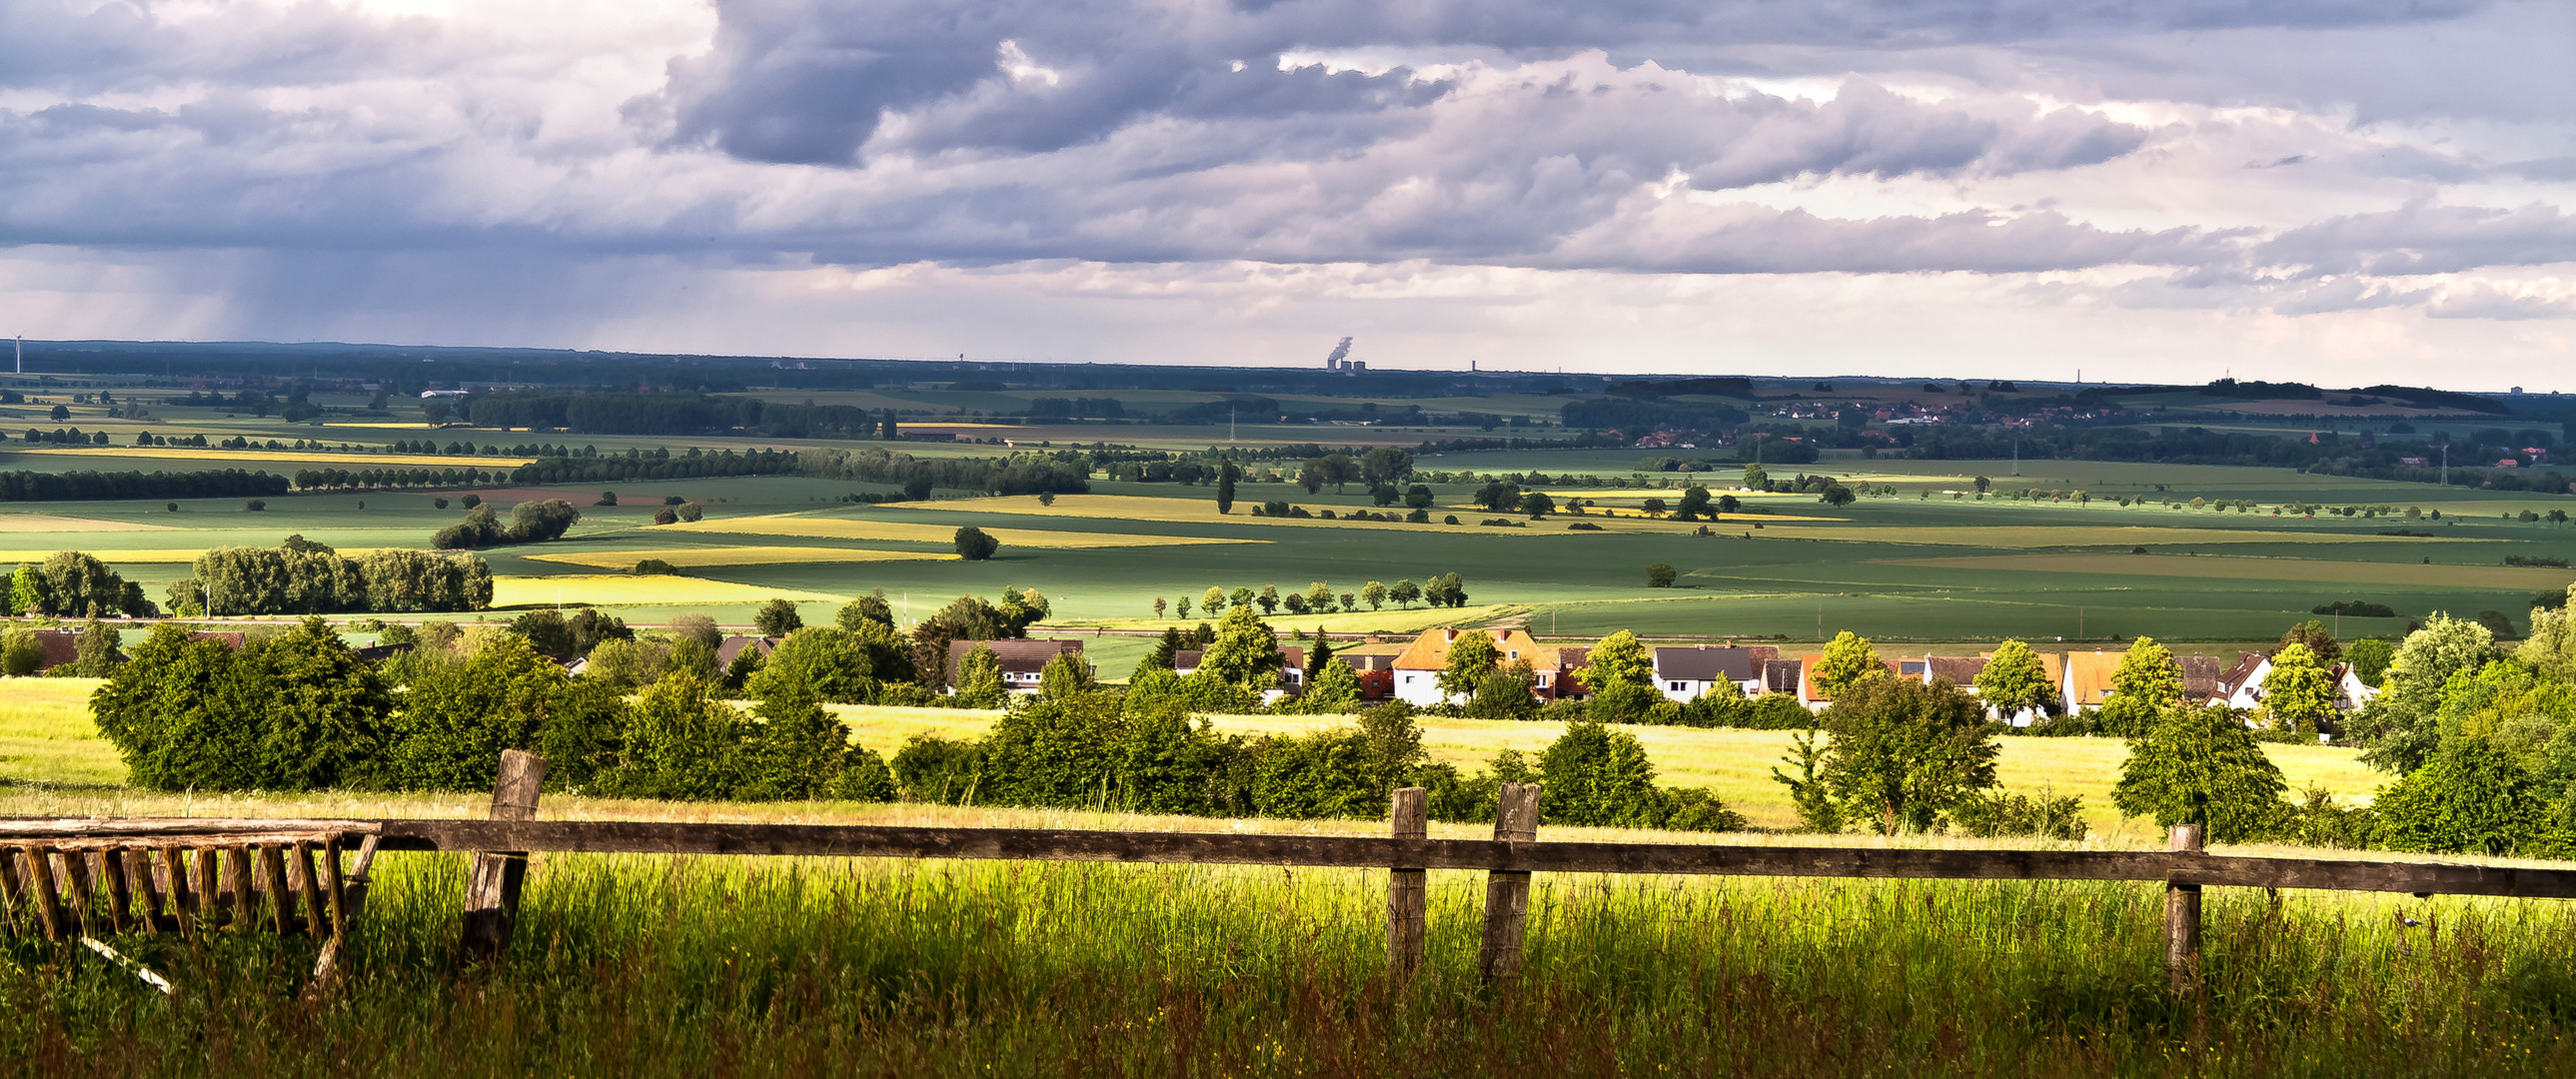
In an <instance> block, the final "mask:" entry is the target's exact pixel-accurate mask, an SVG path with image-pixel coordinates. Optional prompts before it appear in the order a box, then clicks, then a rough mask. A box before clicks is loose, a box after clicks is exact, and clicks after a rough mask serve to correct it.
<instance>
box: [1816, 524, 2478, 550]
mask: <svg viewBox="0 0 2576 1079" xmlns="http://www.w3.org/2000/svg"><path fill="white" fill-rule="evenodd" d="M1766 538H1770V539H1816V540H1837V541H1845V542H1868V543H1908V544H1921V545H1924V546H1932V547H2006V548H2017V549H2021V550H2032V549H2036V548H2042V547H2112V546H2119V545H2123V544H2125V545H2129V546H2146V545H2148V544H2155V545H2159V546H2166V547H2171V546H2176V545H2181V544H2225V543H2299V544H2316V543H2378V544H2388V543H2398V544H2405V543H2435V542H2447V543H2495V542H2501V541H2497V540H2489V539H2476V538H2471V537H2465V536H2463V537H2444V536H2437V537H2434V538H2433V539H2429V540H2428V539H2425V538H2422V537H2418V536H2372V535H2355V534H2352V533H2348V532H2290V531H2283V530H2277V529H2261V528H2154V527H2150V526H2146V525H1858V526H1854V527H1850V528H1822V527H1805V526H1794V525H1793V526H1791V527H1788V528H1781V529H1773V530H1770V531H1769V532H1768V533H1767V537H1766Z"/></svg>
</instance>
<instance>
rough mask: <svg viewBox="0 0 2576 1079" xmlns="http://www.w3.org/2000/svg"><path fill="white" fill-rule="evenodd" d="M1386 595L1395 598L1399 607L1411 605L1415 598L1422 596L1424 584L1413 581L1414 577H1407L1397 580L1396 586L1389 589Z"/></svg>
mask: <svg viewBox="0 0 2576 1079" xmlns="http://www.w3.org/2000/svg"><path fill="white" fill-rule="evenodd" d="M1386 596H1387V598H1388V599H1391V600H1394V601H1395V605H1396V607H1397V608H1399V609H1401V608H1406V607H1411V606H1413V601H1414V600H1417V599H1421V598H1422V586H1421V585H1418V584H1415V583H1413V578H1411V577H1406V578H1403V579H1401V580H1398V581H1397V582H1395V586H1394V587H1392V588H1389V589H1387V590H1386Z"/></svg>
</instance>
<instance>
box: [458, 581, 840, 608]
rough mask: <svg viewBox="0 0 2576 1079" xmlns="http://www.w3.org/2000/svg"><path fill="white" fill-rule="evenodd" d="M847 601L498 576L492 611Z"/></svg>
mask: <svg viewBox="0 0 2576 1079" xmlns="http://www.w3.org/2000/svg"><path fill="white" fill-rule="evenodd" d="M848 598H849V597H848V596H840V595H832V594H829V593H824V592H807V591H801V590H798V589H790V588H763V587H760V586H758V585H748V584H735V583H733V582H731V581H711V580H707V579H705V578H702V577H662V576H652V577H633V576H628V575H625V574H580V573H574V574H565V575H563V576H559V577H554V576H549V577H519V576H511V577H495V578H493V579H492V606H493V608H494V609H496V610H499V609H507V608H513V607H541V606H552V605H554V604H556V603H559V602H560V603H567V604H571V603H586V604H593V605H597V606H602V607H608V606H668V605H676V604H747V603H761V602H764V601H766V600H770V599H789V600H795V601H798V602H803V603H838V602H841V601H843V600H846V599H848Z"/></svg>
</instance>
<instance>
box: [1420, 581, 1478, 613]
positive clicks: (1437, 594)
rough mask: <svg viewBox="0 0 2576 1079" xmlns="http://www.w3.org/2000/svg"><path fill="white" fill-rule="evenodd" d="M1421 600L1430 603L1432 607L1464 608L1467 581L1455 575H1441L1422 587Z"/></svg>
mask: <svg viewBox="0 0 2576 1079" xmlns="http://www.w3.org/2000/svg"><path fill="white" fill-rule="evenodd" d="M1422 598H1424V599H1426V600H1429V601H1431V605H1432V606H1434V607H1464V606H1466V605H1467V579H1466V578H1464V577H1461V576H1459V575H1457V574H1455V573H1443V574H1441V575H1440V576H1437V577H1434V578H1432V579H1431V583H1430V584H1428V585H1425V586H1423V589H1422Z"/></svg>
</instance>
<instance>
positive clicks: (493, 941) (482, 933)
mask: <svg viewBox="0 0 2576 1079" xmlns="http://www.w3.org/2000/svg"><path fill="white" fill-rule="evenodd" d="M545 780H546V759H545V758H544V757H540V756H537V755H536V754H533V753H522V752H519V751H518V750H515V749H505V750H502V751H501V778H500V779H499V780H498V781H497V782H495V783H493V784H492V819H493V820H504V821H524V820H534V819H535V818H536V815H537V788H538V787H540V786H542V785H543V784H544V783H545ZM527 875H528V855H527V852H525V851H476V852H475V854H474V876H473V877H472V879H471V880H470V881H469V882H468V883H467V884H466V886H465V960H466V961H467V962H483V961H487V960H490V959H491V958H492V957H494V956H497V955H499V954H501V948H502V946H504V945H507V944H508V943H510V923H511V922H512V920H513V919H515V918H517V917H518V913H519V885H520V882H522V881H524V880H526V879H527Z"/></svg>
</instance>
